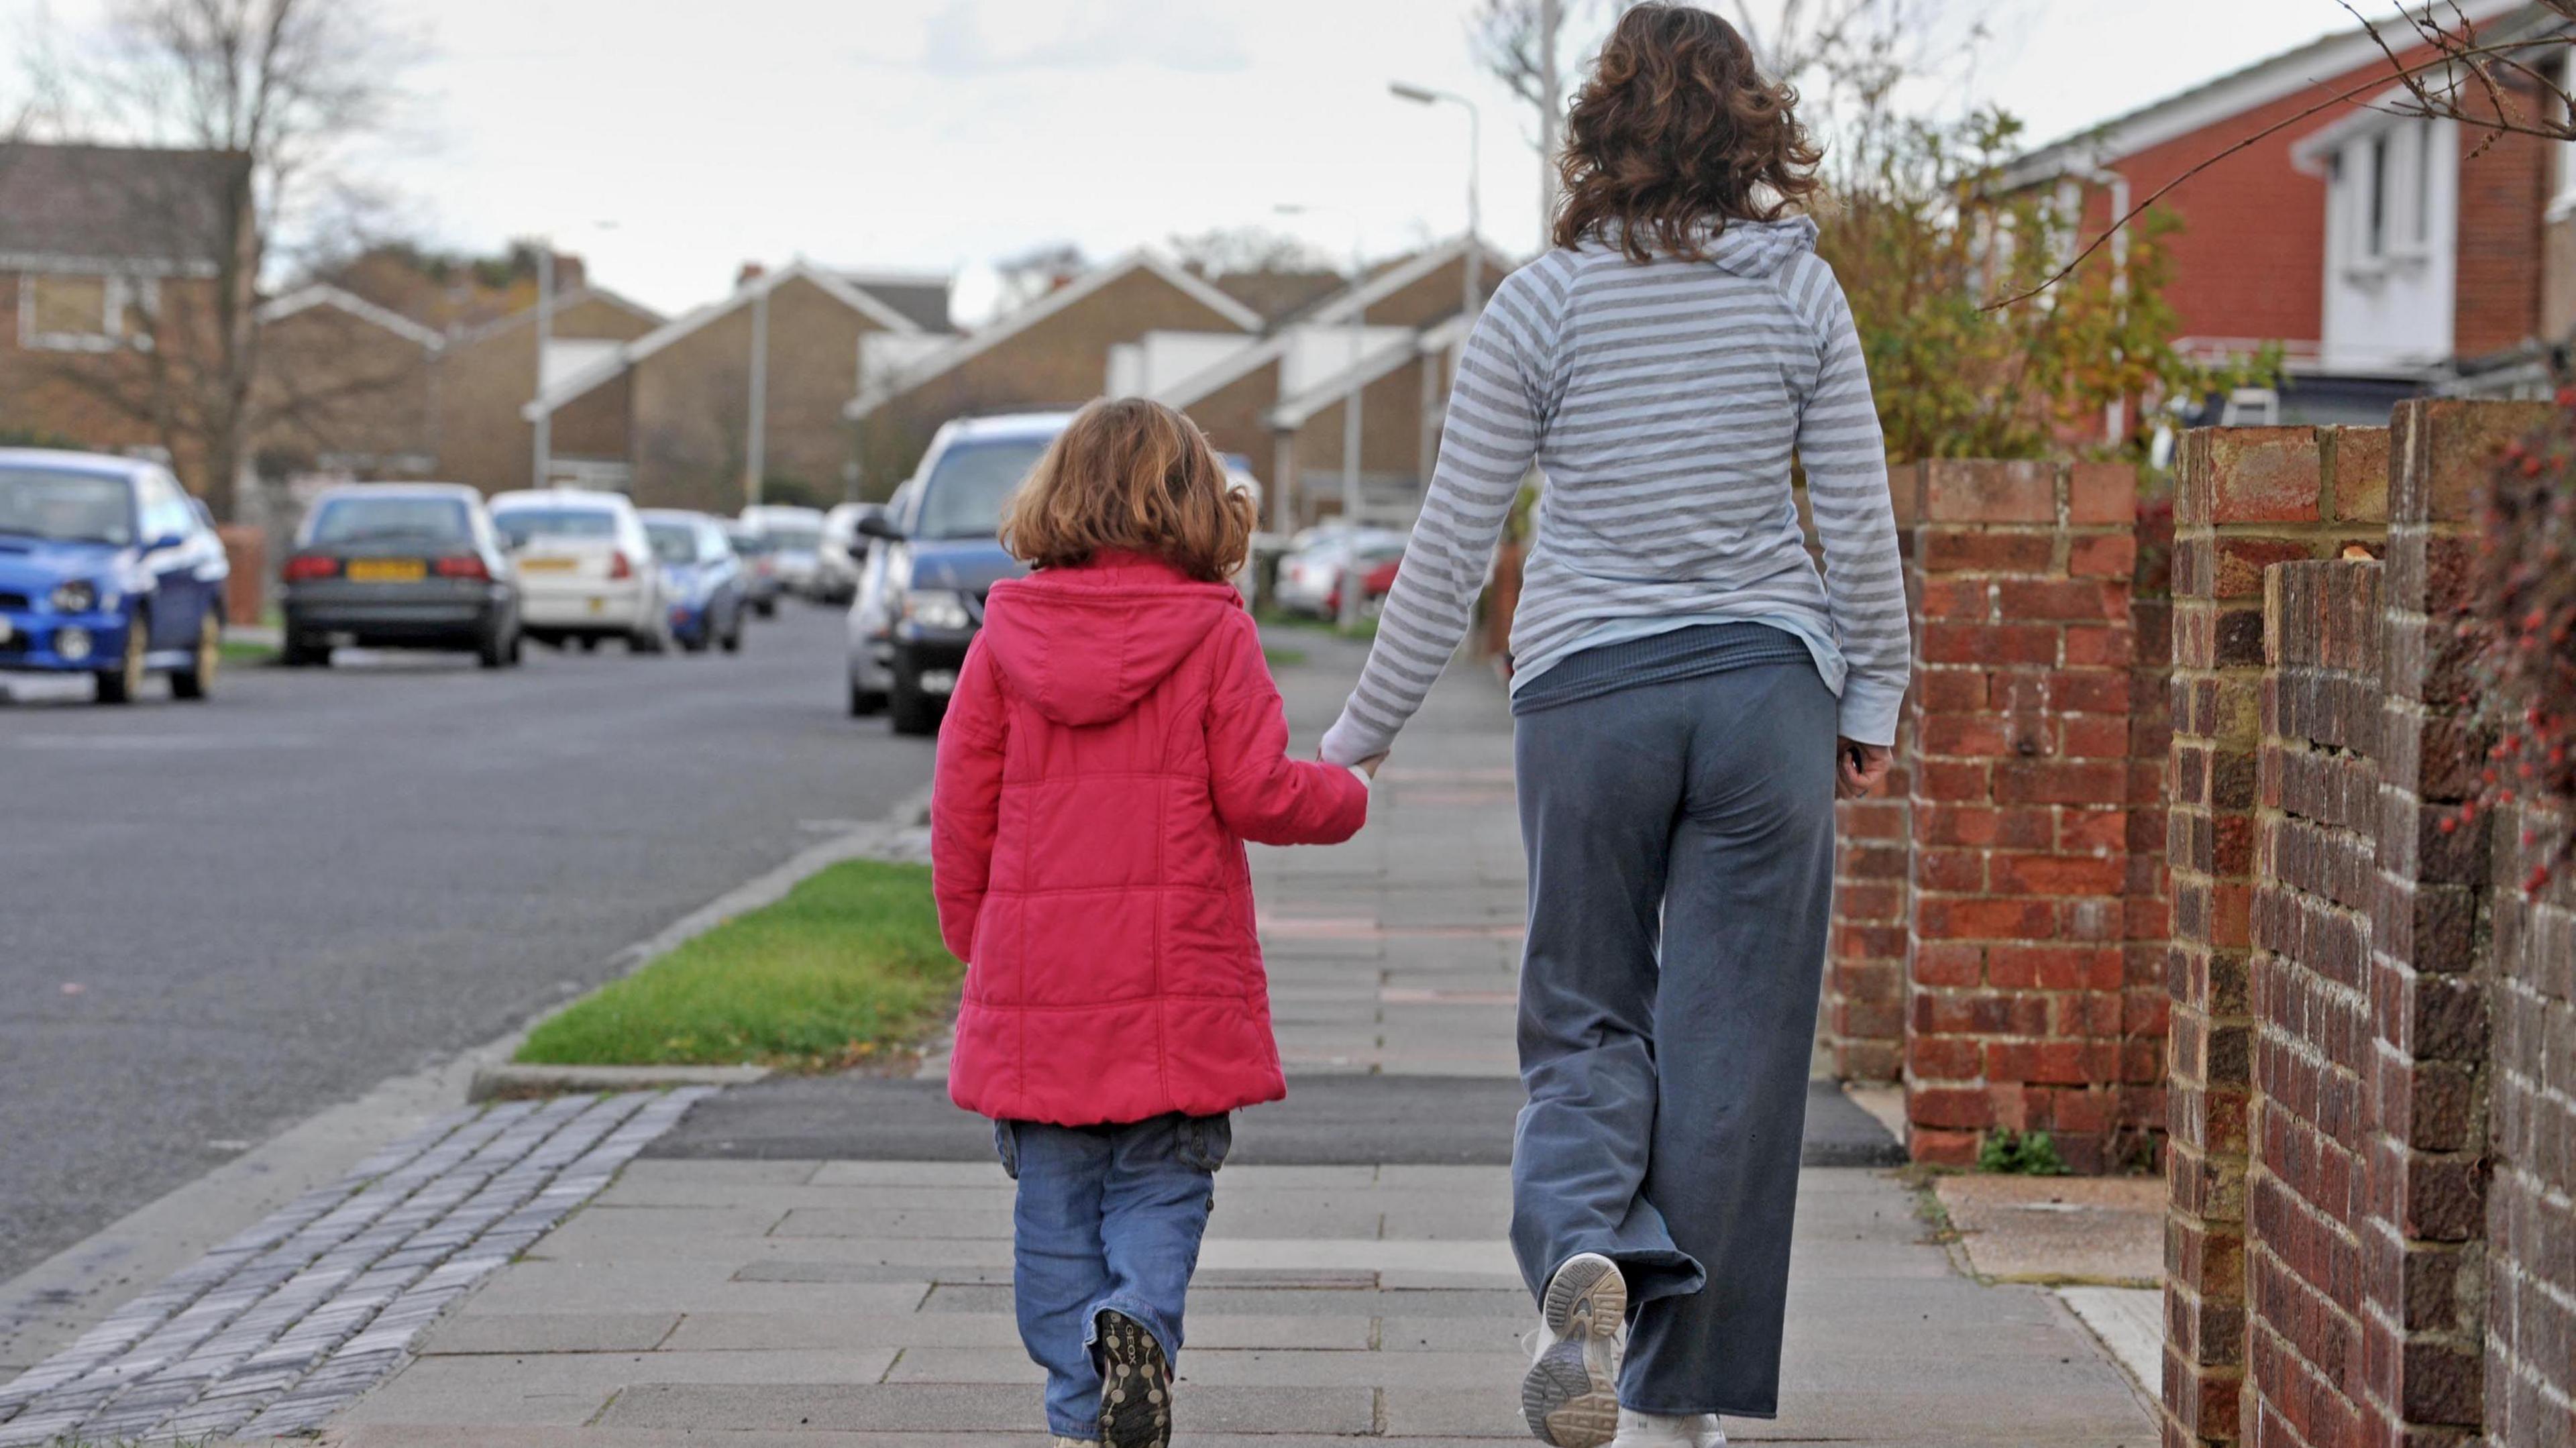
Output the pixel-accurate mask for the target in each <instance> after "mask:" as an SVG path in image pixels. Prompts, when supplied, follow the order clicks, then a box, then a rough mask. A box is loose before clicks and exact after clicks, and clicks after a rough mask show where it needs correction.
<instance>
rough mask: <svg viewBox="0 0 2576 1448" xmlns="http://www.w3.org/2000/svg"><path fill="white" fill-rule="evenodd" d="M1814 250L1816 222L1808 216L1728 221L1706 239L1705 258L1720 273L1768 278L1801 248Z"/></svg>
mask: <svg viewBox="0 0 2576 1448" xmlns="http://www.w3.org/2000/svg"><path fill="white" fill-rule="evenodd" d="M1815 249H1816V222H1815V219H1814V218H1813V217H1808V216H1784V217H1782V218H1780V219H1779V220H1778V221H1730V222H1728V223H1727V224H1726V229H1725V230H1724V231H1721V232H1719V233H1718V234H1717V235H1715V236H1712V237H1710V238H1709V240H1708V259H1709V261H1710V263H1711V264H1712V265H1714V266H1716V267H1717V269H1718V270H1720V271H1723V272H1731V273H1733V274H1734V275H1736V276H1740V277H1767V276H1769V275H1771V274H1772V273H1773V272H1776V271H1778V270H1779V269H1780V268H1782V267H1784V266H1787V265H1788V264H1789V259H1790V258H1791V257H1794V256H1796V255H1797V254H1798V253H1800V252H1802V251H1814V250H1815Z"/></svg>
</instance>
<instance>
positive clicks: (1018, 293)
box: [993, 241, 1090, 312]
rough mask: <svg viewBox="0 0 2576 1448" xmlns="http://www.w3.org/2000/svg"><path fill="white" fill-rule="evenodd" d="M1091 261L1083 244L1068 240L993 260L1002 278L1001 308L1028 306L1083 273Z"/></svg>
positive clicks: (1009, 308) (1042, 244) (1004, 310)
mask: <svg viewBox="0 0 2576 1448" xmlns="http://www.w3.org/2000/svg"><path fill="white" fill-rule="evenodd" d="M1089 265H1090V262H1089V260H1088V259H1087V258H1085V257H1084V256H1083V254H1082V248H1081V247H1079V246H1076V245H1075V244H1074V243H1072V242H1069V241H1050V242H1044V243H1041V244H1039V245H1037V246H1033V247H1030V248H1029V249H1028V250H1026V251H1023V252H1019V253H1017V254H1015V255H1012V256H1006V257H1004V258H1002V259H1001V260H1000V261H997V262H995V263H993V270H994V271H995V272H996V273H997V274H999V275H1000V277H1001V279H1002V296H1001V306H1000V309H999V310H1001V311H1003V312H1009V311H1013V310H1015V309H1017V308H1020V307H1024V306H1027V305H1028V304H1029V303H1031V302H1034V301H1036V300H1037V299H1038V298H1040V297H1043V296H1045V295H1046V294H1047V293H1049V292H1051V291H1054V290H1055V289H1056V288H1058V287H1060V286H1063V285H1064V284H1065V283H1067V282H1069V281H1072V280H1073V279H1074V278H1075V277H1078V276H1080V275H1082V273H1083V271H1084V269H1085V268H1087V267H1088V266H1089Z"/></svg>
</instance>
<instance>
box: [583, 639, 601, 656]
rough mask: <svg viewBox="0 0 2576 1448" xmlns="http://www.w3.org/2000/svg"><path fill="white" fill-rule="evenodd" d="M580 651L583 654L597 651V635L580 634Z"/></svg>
mask: <svg viewBox="0 0 2576 1448" xmlns="http://www.w3.org/2000/svg"><path fill="white" fill-rule="evenodd" d="M581 651H582V652H583V653H585V654H595V653H597V652H599V635H597V634H583V635H582V636H581Z"/></svg>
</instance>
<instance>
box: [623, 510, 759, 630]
mask: <svg viewBox="0 0 2576 1448" xmlns="http://www.w3.org/2000/svg"><path fill="white" fill-rule="evenodd" d="M644 535H645V536H646V537H647V538H650V539H651V540H652V541H653V558H654V561H655V562H657V563H659V564H660V565H661V566H662V596H663V598H664V599H665V600H667V601H668V603H669V607H670V610H671V637H672V638H673V639H675V640H677V641H678V642H679V645H680V647H682V648H684V649H687V650H688V651H689V652H690V653H693V654H696V653H704V652H706V648H707V645H709V644H717V645H720V646H722V647H723V649H724V651H725V652H726V653H729V654H733V653H740V652H742V616H743V613H744V612H745V611H746V610H747V609H749V608H750V607H751V580H750V578H749V576H748V575H747V574H745V573H744V571H743V562H742V559H741V558H740V557H739V556H738V555H737V554H735V552H734V548H733V541H732V540H731V539H729V538H727V537H726V536H725V529H724V524H723V523H721V522H719V521H717V520H716V519H714V518H710V517H708V516H707V515H706V514H704V513H685V512H681V511H679V510H678V509H675V508H647V509H645V510H644Z"/></svg>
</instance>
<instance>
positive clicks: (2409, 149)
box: [2331, 118, 2441, 278]
mask: <svg viewBox="0 0 2576 1448" xmlns="http://www.w3.org/2000/svg"><path fill="white" fill-rule="evenodd" d="M2440 135H2441V132H2440V131H2439V130H2437V129H2436V128H2435V126H2434V124H2433V123H2432V122H2431V121H2429V120H2423V119H2417V118H2407V119H2401V120H2397V121H2394V122H2392V123H2390V124H2388V125H2384V126H2376V127H2373V128H2371V129H2370V130H2368V131H2365V132H2362V133H2361V134H2359V135H2356V136H2354V137H2352V138H2351V139H2350V140H2348V141H2346V142H2344V144H2343V145H2342V146H2341V147H2339V148H2338V149H2337V150H2336V152H2335V159H2334V169H2333V171H2332V173H2331V176H2332V180H2333V182H2334V183H2336V184H2335V186H2334V190H2335V192H2336V193H2337V194H2338V196H2339V197H2340V200H2341V205H2340V206H2339V207H2338V208H2337V214H2336V215H2335V216H2334V217H2333V222H2334V224H2335V225H2337V226H2339V227H2341V228H2342V229H2343V233H2344V237H2345V245H2344V246H2343V248H2342V250H2343V255H2344V270H2345V271H2346V272H2347V273H2349V274H2351V275H2352V276H2354V277H2357V278H2361V277H2369V276H2373V275H2377V274H2380V273H2383V272H2386V271H2387V270H2389V269H2390V268H2391V267H2392V266H2396V265H2399V264H2401V263H2404V264H2420V263H2422V262H2424V261H2426V260H2428V259H2429V258H2430V257H2431V256H2432V253H2433V236H2432V227H2433V217H2432V213H2431V206H2432V188H2431V186H2430V184H2429V182H2430V167H2429V165H2428V164H2427V163H2428V162H2429V161H2430V160H2431V158H2432V148H2433V147H2434V145H2436V144H2437V143H2438V138H2439V136H2440ZM2374 210H2375V211H2377V213H2378V218H2377V225H2376V226H2374V225H2373V224H2372V212H2373V211H2374Z"/></svg>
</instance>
